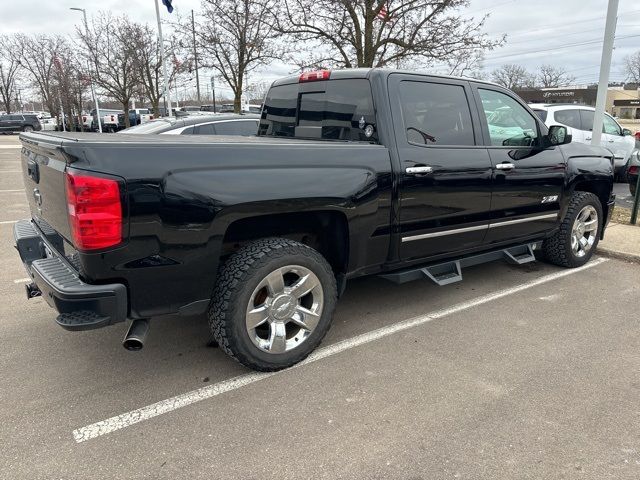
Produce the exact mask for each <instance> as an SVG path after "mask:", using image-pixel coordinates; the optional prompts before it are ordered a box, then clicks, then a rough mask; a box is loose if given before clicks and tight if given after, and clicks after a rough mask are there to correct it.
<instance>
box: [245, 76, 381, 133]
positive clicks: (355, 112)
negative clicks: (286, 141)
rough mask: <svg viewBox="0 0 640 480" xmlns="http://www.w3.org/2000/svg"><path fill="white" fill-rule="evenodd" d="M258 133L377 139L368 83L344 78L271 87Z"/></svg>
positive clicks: (362, 80) (363, 80)
mask: <svg viewBox="0 0 640 480" xmlns="http://www.w3.org/2000/svg"><path fill="white" fill-rule="evenodd" d="M258 135H259V136H271V137H295V138H314V139H322V140H351V141H364V142H377V131H376V117H375V110H374V108H373V99H372V95H371V85H370V84H369V81H368V80H366V79H344V80H328V81H321V82H309V83H294V84H289V85H279V86H276V87H272V88H271V89H270V90H269V93H268V94H267V98H266V100H265V102H264V106H263V109H262V116H261V119H260V127H259V130H258Z"/></svg>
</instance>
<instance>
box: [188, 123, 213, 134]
mask: <svg viewBox="0 0 640 480" xmlns="http://www.w3.org/2000/svg"><path fill="white" fill-rule="evenodd" d="M193 133H195V134H196V135H215V134H216V129H215V127H214V126H213V123H207V124H206V125H200V126H199V127H195V128H194V129H193Z"/></svg>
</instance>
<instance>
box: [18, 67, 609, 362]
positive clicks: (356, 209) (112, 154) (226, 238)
mask: <svg viewBox="0 0 640 480" xmlns="http://www.w3.org/2000/svg"><path fill="white" fill-rule="evenodd" d="M21 140H22V144H23V148H22V167H23V171H24V183H25V186H26V189H27V196H28V199H29V203H30V209H31V216H32V218H31V219H29V220H24V221H21V222H19V223H17V224H16V226H15V229H14V236H15V241H16V245H17V248H18V250H19V252H20V256H21V258H22V261H23V262H24V264H25V266H26V268H27V271H28V272H29V275H30V276H31V277H32V278H33V283H31V284H30V285H28V286H27V293H28V295H29V296H37V295H42V296H43V297H44V298H45V299H46V301H47V302H48V303H49V304H50V305H51V306H52V307H54V308H55V309H56V310H57V311H58V312H59V315H58V317H57V322H58V323H59V324H60V326H62V327H64V328H66V329H69V330H85V329H91V328H98V327H103V326H107V325H112V324H115V323H118V322H124V321H125V320H131V326H130V328H129V331H128V333H127V335H126V337H125V341H124V344H125V346H126V347H127V348H129V349H138V348H141V347H142V344H143V341H144V337H145V335H146V332H147V330H148V328H149V319H150V318H152V317H158V316H161V315H170V314H172V315H202V314H205V313H206V314H207V316H208V319H209V323H210V327H211V331H212V334H213V337H214V338H215V339H216V340H217V342H218V343H219V345H220V347H221V348H222V349H223V350H224V351H225V352H226V353H228V354H229V355H231V356H232V357H233V358H235V359H236V360H238V361H239V362H241V363H243V364H244V365H247V366H249V367H252V368H254V369H258V370H277V369H280V368H284V367H287V366H290V365H292V364H294V363H296V362H298V361H300V360H302V359H303V358H305V357H306V356H307V355H308V354H309V353H310V352H311V351H312V350H313V349H314V348H315V347H316V346H317V345H318V344H319V343H320V341H321V340H322V338H323V337H324V335H325V333H326V332H327V330H328V328H329V325H330V323H331V318H332V314H333V311H334V307H335V305H336V301H337V298H338V297H339V295H340V294H341V293H342V291H343V290H344V288H345V284H346V281H347V280H348V279H351V278H354V277H359V276H363V275H371V274H375V275H381V276H383V277H384V278H386V279H389V280H391V281H394V282H396V283H403V282H406V281H408V280H413V279H418V278H430V279H431V280H433V281H435V282H436V283H438V284H440V285H445V284H448V283H451V282H454V281H457V280H460V279H461V278H462V277H461V268H462V267H465V266H468V265H474V264H479V263H482V262H485V261H489V260H495V259H499V258H503V259H506V260H507V261H510V262H512V263H516V264H520V263H525V262H529V261H533V260H534V259H535V256H534V254H537V253H540V254H541V255H543V256H544V257H545V258H546V259H547V260H548V261H550V262H552V263H555V264H557V265H562V266H565V267H576V266H580V265H582V264H584V263H585V262H587V261H588V260H589V258H590V257H591V255H592V254H593V252H594V250H595V248H596V245H597V243H598V240H599V239H601V238H602V235H603V233H604V230H605V227H606V225H607V223H608V219H609V217H610V215H611V212H612V209H613V206H614V195H613V194H612V185H613V163H612V162H613V158H612V156H611V153H610V152H609V151H607V150H605V149H603V148H599V147H591V146H588V145H583V144H574V143H571V137H570V136H569V135H568V134H567V130H566V128H565V127H561V126H558V127H551V128H547V127H546V126H545V125H544V124H543V123H542V122H540V121H539V119H538V117H537V116H536V115H535V114H534V113H533V112H532V111H531V110H530V109H529V108H528V107H527V105H526V104H525V103H523V102H522V101H521V100H520V99H519V98H518V97H517V96H516V95H514V94H513V93H512V92H510V91H508V90H506V89H504V88H501V87H499V86H497V85H494V84H491V83H486V82H481V81H473V80H468V79H459V78H450V77H441V76H432V75H426V74H416V73H411V72H402V71H393V70H381V69H356V70H344V71H319V72H309V73H304V74H302V75H300V76H292V77H288V78H284V79H282V80H278V81H276V82H275V83H274V84H273V85H272V87H271V89H270V90H269V93H268V95H267V98H266V101H265V103H264V107H263V111H262V115H261V119H260V126H259V132H258V135H257V136H254V137H242V138H241V137H224V136H216V137H214V136H211V137H207V136H191V137H189V136H180V135H160V136H155V135H154V136H150V135H139V136H138V135H117V136H104V135H102V136H101V135H97V134H90V133H87V134H81V133H25V134H22V135H21ZM538 251H539V252H538Z"/></svg>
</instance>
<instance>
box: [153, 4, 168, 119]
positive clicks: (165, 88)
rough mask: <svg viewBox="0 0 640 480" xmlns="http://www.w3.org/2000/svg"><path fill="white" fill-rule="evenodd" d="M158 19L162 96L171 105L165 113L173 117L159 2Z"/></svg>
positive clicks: (157, 8) (165, 102)
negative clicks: (162, 84)
mask: <svg viewBox="0 0 640 480" xmlns="http://www.w3.org/2000/svg"><path fill="white" fill-rule="evenodd" d="M156 19H157V20H158V43H159V45H160V60H161V61H162V77H163V80H164V81H163V83H164V86H163V88H162V96H163V97H164V104H165V105H167V103H168V104H169V105H168V107H169V110H168V111H166V112H165V113H166V114H167V116H169V117H171V93H170V91H169V82H168V79H169V76H168V75H167V59H166V56H165V53H164V39H163V38H162V22H161V21H160V7H158V0H156Z"/></svg>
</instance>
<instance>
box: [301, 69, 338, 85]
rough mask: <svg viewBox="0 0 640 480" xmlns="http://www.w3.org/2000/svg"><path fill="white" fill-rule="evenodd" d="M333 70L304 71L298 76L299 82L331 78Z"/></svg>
mask: <svg viewBox="0 0 640 480" xmlns="http://www.w3.org/2000/svg"><path fill="white" fill-rule="evenodd" d="M330 76H331V70H316V71H314V72H304V73H303V74H301V75H300V77H299V78H298V82H300V83H304V82H317V81H319V80H329V77H330Z"/></svg>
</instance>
